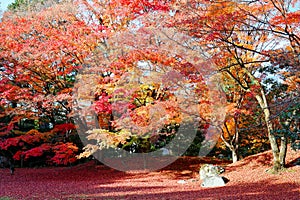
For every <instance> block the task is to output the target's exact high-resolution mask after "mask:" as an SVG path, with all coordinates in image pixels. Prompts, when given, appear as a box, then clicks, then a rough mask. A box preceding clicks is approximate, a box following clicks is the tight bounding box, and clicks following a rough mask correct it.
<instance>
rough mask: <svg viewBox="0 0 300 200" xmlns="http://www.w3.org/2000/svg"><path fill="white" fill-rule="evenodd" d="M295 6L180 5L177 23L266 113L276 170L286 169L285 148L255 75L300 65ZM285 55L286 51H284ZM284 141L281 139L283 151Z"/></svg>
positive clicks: (275, 3) (286, 3)
mask: <svg viewBox="0 0 300 200" xmlns="http://www.w3.org/2000/svg"><path fill="white" fill-rule="evenodd" d="M294 3H296V1H273V0H271V1H264V2H260V1H254V2H253V1H249V2H248V1H245V2H238V1H209V2H208V1H189V2H188V3H182V4H180V5H179V6H178V5H177V6H176V9H177V10H178V11H177V12H176V15H175V20H174V25H176V26H177V27H178V28H179V29H180V30H182V31H186V32H187V33H188V34H190V35H192V36H193V37H196V38H197V39H198V40H199V45H201V46H202V47H203V48H204V49H205V50H206V51H207V55H210V57H211V58H212V59H213V61H214V63H215V64H216V65H217V66H218V67H219V71H220V72H222V73H226V74H228V75H229V76H230V77H231V78H232V80H234V81H235V82H236V83H237V84H238V85H239V86H240V88H241V89H243V90H244V91H245V92H248V93H251V94H253V97H254V98H255V99H256V100H257V102H258V104H259V106H260V107H261V109H262V111H263V113H264V118H265V120H264V121H265V126H266V129H267V131H268V136H269V140H270V144H271V148H272V150H273V157H274V168H273V169H274V170H275V171H278V170H279V169H281V168H282V167H284V162H283V160H284V159H282V157H283V152H284V150H283V149H284V148H283V149H279V147H278V144H277V138H276V136H275V134H274V127H273V124H272V117H271V110H270V107H269V102H268V100H267V95H266V90H265V88H264V86H263V84H262V80H263V76H261V77H259V76H257V72H258V70H259V69H264V67H265V66H267V65H273V67H274V68H275V67H276V66H277V65H278V64H279V63H281V64H283V63H287V66H294V67H296V66H299V58H298V53H297V52H298V48H299V42H298V41H299V32H298V31H299V20H298V19H299V18H297V17H296V16H298V15H299V14H298V13H299V11H292V10H291V8H292V5H294ZM281 47H283V48H281ZM284 48H285V50H283V49H284ZM286 51H287V52H288V53H283V52H286ZM278 55H282V56H279V57H278ZM276 58H280V59H279V60H278V59H276ZM274 60H276V61H277V62H274ZM289 60H291V61H292V62H288V61H289ZM288 68H289V67H286V68H285V69H287V70H288ZM296 68H297V67H296ZM261 71H262V72H263V70H261ZM288 71H289V72H288V73H289V74H290V77H291V78H292V77H294V79H295V76H294V75H292V74H295V73H293V71H291V70H288ZM262 74H263V75H267V74H264V73H262ZM285 141H286V139H285V138H284V137H282V138H281V144H282V146H283V147H284V146H285Z"/></svg>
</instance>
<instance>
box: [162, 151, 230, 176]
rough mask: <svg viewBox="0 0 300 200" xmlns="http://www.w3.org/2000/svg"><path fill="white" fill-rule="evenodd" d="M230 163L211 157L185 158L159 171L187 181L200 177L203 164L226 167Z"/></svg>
mask: <svg viewBox="0 0 300 200" xmlns="http://www.w3.org/2000/svg"><path fill="white" fill-rule="evenodd" d="M229 163H231V162H230V161H228V160H221V159H217V158H211V157H189V156H184V157H180V158H178V159H177V160H176V161H175V162H173V163H172V164H170V165H168V166H166V167H164V168H163V169H161V170H159V171H160V172H163V173H167V174H169V175H171V176H172V177H173V178H176V179H185V178H191V177H193V178H197V177H198V175H199V170H200V167H201V165H203V164H213V165H219V166H223V167H225V166H226V165H227V164H229Z"/></svg>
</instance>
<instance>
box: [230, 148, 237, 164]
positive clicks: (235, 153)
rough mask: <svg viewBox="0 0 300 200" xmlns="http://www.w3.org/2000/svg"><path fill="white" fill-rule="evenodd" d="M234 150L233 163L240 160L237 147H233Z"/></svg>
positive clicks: (232, 150)
mask: <svg viewBox="0 0 300 200" xmlns="http://www.w3.org/2000/svg"><path fill="white" fill-rule="evenodd" d="M231 152H232V163H235V162H237V161H238V154H237V150H236V149H231Z"/></svg>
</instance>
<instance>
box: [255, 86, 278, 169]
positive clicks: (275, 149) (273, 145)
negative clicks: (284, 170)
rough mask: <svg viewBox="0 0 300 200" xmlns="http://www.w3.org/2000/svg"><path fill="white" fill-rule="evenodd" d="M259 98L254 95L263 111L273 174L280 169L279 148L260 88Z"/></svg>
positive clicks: (263, 93) (265, 100) (268, 110)
mask: <svg viewBox="0 0 300 200" xmlns="http://www.w3.org/2000/svg"><path fill="white" fill-rule="evenodd" d="M260 92H261V96H260V95H256V96H255V97H256V100H257V101H258V103H259V105H260V107H261V109H262V110H263V113H264V117H265V123H266V127H267V132H268V138H269V141H270V145H271V149H272V154H273V170H274V172H278V171H279V170H280V169H281V165H280V159H279V148H278V144H277V141H276V137H275V135H274V133H273V126H272V123H271V121H270V109H269V107H268V103H267V99H266V95H265V92H264V91H263V89H262V88H260Z"/></svg>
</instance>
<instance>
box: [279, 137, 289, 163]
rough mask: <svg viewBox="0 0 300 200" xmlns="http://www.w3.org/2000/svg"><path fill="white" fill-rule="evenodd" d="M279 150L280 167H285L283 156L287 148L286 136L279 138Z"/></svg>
mask: <svg viewBox="0 0 300 200" xmlns="http://www.w3.org/2000/svg"><path fill="white" fill-rule="evenodd" d="M280 140H281V141H280V152H279V160H280V167H281V168H284V167H285V157H286V150H287V138H286V136H282V137H281V138H280Z"/></svg>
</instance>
